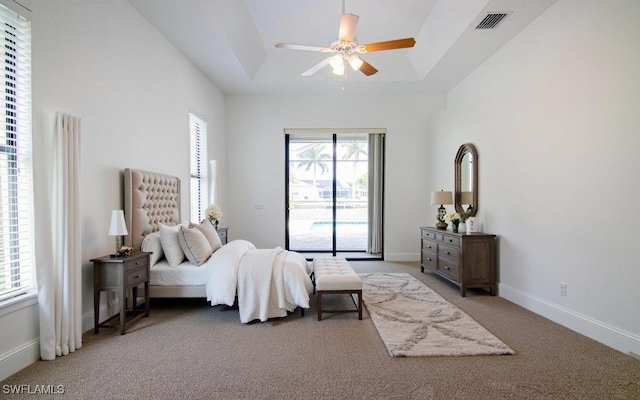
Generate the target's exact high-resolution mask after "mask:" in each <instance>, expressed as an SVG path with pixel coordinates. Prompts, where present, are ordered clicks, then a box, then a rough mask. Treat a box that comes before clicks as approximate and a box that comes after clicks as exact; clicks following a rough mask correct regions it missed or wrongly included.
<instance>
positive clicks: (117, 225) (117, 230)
mask: <svg viewBox="0 0 640 400" xmlns="http://www.w3.org/2000/svg"><path fill="white" fill-rule="evenodd" d="M128 234H129V232H127V224H125V222H124V211H122V210H113V211H111V225H109V236H115V237H116V252H115V255H119V253H120V249H121V248H122V236H123V235H128Z"/></svg>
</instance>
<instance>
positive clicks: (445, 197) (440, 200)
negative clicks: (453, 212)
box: [431, 190, 453, 230]
mask: <svg viewBox="0 0 640 400" xmlns="http://www.w3.org/2000/svg"><path fill="white" fill-rule="evenodd" d="M452 199H453V196H452V194H451V192H449V191H444V190H441V191H439V192H431V204H433V205H438V204H440V207H438V215H437V217H436V220H437V221H438V222H437V223H436V228H438V229H443V230H444V229H447V223H446V222H445V221H444V216H445V215H446V213H447V209H446V208H444V205H445V204H453V201H452Z"/></svg>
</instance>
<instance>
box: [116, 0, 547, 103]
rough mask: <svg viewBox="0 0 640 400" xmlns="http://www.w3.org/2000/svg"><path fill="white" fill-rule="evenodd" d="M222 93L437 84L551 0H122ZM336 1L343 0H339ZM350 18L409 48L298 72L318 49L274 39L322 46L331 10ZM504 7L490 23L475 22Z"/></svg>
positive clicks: (452, 78)
mask: <svg viewBox="0 0 640 400" xmlns="http://www.w3.org/2000/svg"><path fill="white" fill-rule="evenodd" d="M129 1H130V3H131V4H132V5H133V6H134V7H135V8H136V9H138V11H139V12H140V13H141V14H142V15H143V16H144V17H145V18H146V19H147V20H148V21H149V22H150V23H151V24H152V25H154V26H155V27H156V28H157V29H158V30H159V31H160V32H161V33H162V34H163V35H164V36H165V37H167V39H168V40H169V41H171V42H172V43H173V44H174V45H175V46H176V47H177V48H178V49H180V51H181V52H182V53H183V54H184V55H185V56H186V57H187V58H188V59H190V60H191V61H192V62H193V63H194V64H195V65H196V66H197V67H198V68H199V69H200V70H202V71H203V73H204V74H205V75H207V76H208V77H209V78H210V79H211V81H213V82H214V83H215V84H216V86H217V87H219V88H220V89H221V90H222V91H223V92H225V93H330V92H335V91H336V90H348V91H350V92H354V93H406V92H421V93H442V92H446V91H448V90H449V89H451V88H452V87H454V86H455V85H456V84H457V83H458V82H460V81H461V80H462V79H464V77H465V76H467V74H469V73H470V72H471V71H473V69H475V68H476V67H477V66H478V65H480V64H481V63H482V62H483V61H485V60H486V59H487V58H488V57H489V56H491V55H492V54H493V53H495V52H496V51H497V50H498V49H499V48H500V47H501V46H503V45H504V44H505V43H506V42H508V41H509V40H510V39H511V38H513V37H514V36H515V35H516V34H518V33H519V32H520V31H521V30H523V29H524V28H525V27H526V26H527V25H528V24H529V23H531V22H532V21H533V20H534V19H536V18H537V17H538V16H539V15H540V14H542V13H543V12H544V11H545V10H546V9H547V8H549V7H550V6H551V5H552V4H553V3H554V2H555V1H556V0H129ZM343 1H344V3H343ZM343 4H344V11H345V12H346V13H352V14H356V15H358V16H359V17H360V20H359V22H358V26H357V30H356V39H357V41H358V43H359V44H365V43H371V42H379V41H386V40H393V39H401V38H405V37H413V38H415V39H416V45H415V47H413V48H410V49H399V50H389V51H381V52H374V53H367V54H363V55H362V57H363V58H364V59H365V60H367V61H368V62H369V63H370V64H372V65H373V66H374V67H376V68H377V69H378V70H379V72H378V73H377V74H375V75H372V76H369V77H367V76H365V75H364V74H362V73H360V72H354V71H353V70H351V69H349V68H347V69H348V73H347V75H346V76H345V77H339V76H336V75H334V74H333V73H331V69H330V68H324V69H322V70H320V71H319V72H318V73H316V74H315V75H313V76H311V77H303V76H301V75H300V74H301V73H302V72H303V71H306V70H307V69H309V68H310V67H312V66H313V65H315V64H317V63H319V62H320V61H322V60H323V59H324V58H326V57H327V54H326V53H319V52H310V51H296V50H288V49H277V48H275V44H276V43H278V42H285V43H296V44H306V45H313V46H322V47H325V46H329V45H330V43H331V42H333V41H335V40H336V39H337V36H338V25H339V19H340V15H341V14H342V12H343ZM490 12H509V13H510V15H509V16H508V17H506V18H505V19H504V20H503V21H502V22H501V23H500V24H498V26H497V27H496V28H495V29H490V30H488V29H485V30H477V29H475V27H476V26H477V25H478V23H479V22H480V21H482V19H483V18H484V17H485V16H486V15H487V14H488V13H490Z"/></svg>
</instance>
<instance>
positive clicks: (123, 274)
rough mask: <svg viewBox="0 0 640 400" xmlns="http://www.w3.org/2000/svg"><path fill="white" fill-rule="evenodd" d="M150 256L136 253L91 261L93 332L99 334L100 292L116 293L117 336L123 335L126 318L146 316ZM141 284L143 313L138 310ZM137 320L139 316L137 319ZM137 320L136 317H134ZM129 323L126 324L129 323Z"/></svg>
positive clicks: (147, 312) (147, 310)
mask: <svg viewBox="0 0 640 400" xmlns="http://www.w3.org/2000/svg"><path fill="white" fill-rule="evenodd" d="M150 255H151V253H149V252H137V253H133V254H131V255H128V256H122V257H113V256H111V255H108V256H104V257H99V258H94V259H92V260H90V261H91V262H92V263H93V317H94V328H93V332H94V333H98V330H99V328H100V326H101V325H103V326H105V325H104V324H105V322H107V321H109V320H110V319H111V318H115V315H114V316H113V317H111V318H109V319H108V320H107V321H104V322H103V323H100V292H101V291H107V292H116V295H117V296H118V303H119V306H120V314H119V315H120V334H121V335H124V329H125V323H126V322H127V314H140V313H142V312H144V316H145V317H148V316H149V256H150ZM140 284H144V309H138V307H137V298H138V285H140ZM129 290H131V293H132V296H131V299H130V301H131V306H130V307H129V308H127V292H129ZM138 316H140V315H138ZM136 318H137V317H136ZM131 321H132V320H130V321H129V322H131Z"/></svg>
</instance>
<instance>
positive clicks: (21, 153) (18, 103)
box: [0, 4, 35, 301]
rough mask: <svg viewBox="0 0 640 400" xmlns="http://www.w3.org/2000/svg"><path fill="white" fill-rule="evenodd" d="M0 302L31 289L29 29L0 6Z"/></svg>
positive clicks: (31, 213)
mask: <svg viewBox="0 0 640 400" xmlns="http://www.w3.org/2000/svg"><path fill="white" fill-rule="evenodd" d="M0 25H1V27H2V29H0V42H1V43H2V46H3V48H4V51H3V52H2V54H0V64H1V68H2V71H3V74H2V77H1V78H0V85H1V86H2V91H3V93H4V97H3V101H2V102H1V103H0V107H1V109H2V111H3V112H4V116H5V118H4V121H3V123H0V301H2V300H6V299H8V298H11V297H15V296H18V295H20V294H23V293H25V292H27V291H28V290H29V289H31V288H34V286H35V280H34V279H33V274H34V273H35V270H34V265H33V260H34V257H33V224H32V215H33V200H32V192H33V189H32V179H31V176H32V154H31V25H30V22H29V21H28V20H27V19H25V18H24V17H22V16H20V15H18V14H16V13H15V12H14V11H12V10H9V9H8V8H6V7H5V6H3V5H1V4H0Z"/></svg>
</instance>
